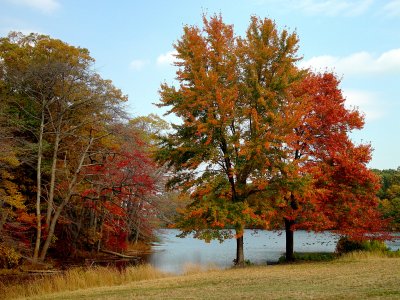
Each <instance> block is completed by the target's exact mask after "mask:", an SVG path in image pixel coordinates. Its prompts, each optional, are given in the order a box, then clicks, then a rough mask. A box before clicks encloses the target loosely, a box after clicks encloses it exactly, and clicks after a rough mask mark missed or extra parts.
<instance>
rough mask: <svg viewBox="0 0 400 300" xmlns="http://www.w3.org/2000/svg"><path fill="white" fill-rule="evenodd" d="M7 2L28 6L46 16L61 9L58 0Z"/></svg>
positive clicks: (9, 0)
mask: <svg viewBox="0 0 400 300" xmlns="http://www.w3.org/2000/svg"><path fill="white" fill-rule="evenodd" d="M8 2H10V3H13V4H16V5H20V6H28V7H31V8H34V9H37V10H40V11H41V12H43V13H47V14H50V13H53V12H54V11H56V10H57V9H59V8H60V7H61V4H60V3H59V2H58V0H8Z"/></svg>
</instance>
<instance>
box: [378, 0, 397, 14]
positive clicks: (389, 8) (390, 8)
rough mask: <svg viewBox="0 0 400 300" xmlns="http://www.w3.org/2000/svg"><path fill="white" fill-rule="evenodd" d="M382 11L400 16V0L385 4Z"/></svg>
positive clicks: (392, 0)
mask: <svg viewBox="0 0 400 300" xmlns="http://www.w3.org/2000/svg"><path fill="white" fill-rule="evenodd" d="M382 11H383V12H384V13H385V14H386V15H388V16H391V17H400V0H391V1H389V2H388V3H386V4H385V6H384V7H383V9H382Z"/></svg>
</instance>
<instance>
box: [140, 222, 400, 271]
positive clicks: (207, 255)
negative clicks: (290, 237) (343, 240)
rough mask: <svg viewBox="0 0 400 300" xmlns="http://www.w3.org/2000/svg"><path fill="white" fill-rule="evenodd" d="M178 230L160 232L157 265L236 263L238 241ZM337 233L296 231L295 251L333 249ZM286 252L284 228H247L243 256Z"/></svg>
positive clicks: (260, 259)
mask: <svg viewBox="0 0 400 300" xmlns="http://www.w3.org/2000/svg"><path fill="white" fill-rule="evenodd" d="M178 233H179V231H178V230H176V229H162V230H160V231H159V237H160V243H159V244H156V245H155V246H154V247H153V250H154V253H152V254H151V255H150V256H149V257H148V261H149V263H150V264H152V265H153V266H155V267H156V268H158V269H160V270H162V271H166V272H172V273H182V272H183V271H184V268H185V266H187V265H188V264H197V265H202V266H207V265H212V266H217V267H220V268H227V267H231V266H232V265H233V259H234V258H235V256H236V240H235V239H230V240H226V241H224V242H223V243H219V242H218V241H211V242H210V243H205V242H204V241H202V240H198V239H194V238H192V237H186V238H179V237H176V235H177V234H178ZM337 240H338V236H337V235H334V234H332V233H330V232H325V233H315V232H307V231H296V232H295V234H294V251H295V252H334V251H335V246H336V242H337ZM387 244H388V246H389V247H391V248H392V249H393V250H397V249H399V248H400V240H397V241H394V242H388V243H387ZM284 253H285V234H284V232H281V231H266V230H257V231H253V230H245V234H244V255H245V259H246V260H250V261H251V262H252V263H254V264H266V263H267V261H268V262H276V261H278V259H279V257H280V256H282V255H283V254H284Z"/></svg>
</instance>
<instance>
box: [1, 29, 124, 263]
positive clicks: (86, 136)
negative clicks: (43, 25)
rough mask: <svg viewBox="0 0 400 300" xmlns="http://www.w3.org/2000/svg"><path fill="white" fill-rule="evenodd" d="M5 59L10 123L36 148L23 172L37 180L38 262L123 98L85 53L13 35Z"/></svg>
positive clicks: (6, 42) (53, 41)
mask: <svg viewBox="0 0 400 300" xmlns="http://www.w3.org/2000/svg"><path fill="white" fill-rule="evenodd" d="M0 56H1V69H2V73H1V74H2V78H1V80H2V82H3V83H4V84H5V91H6V93H7V98H8V101H9V102H10V103H11V106H10V110H9V112H8V113H9V115H10V120H9V121H10V122H13V123H14V125H15V127H16V128H17V130H16V132H15V135H18V136H19V137H21V140H23V141H24V144H25V146H28V148H29V145H31V146H30V148H31V155H29V157H30V158H29V159H28V160H26V165H27V166H32V167H33V169H34V170H35V174H36V175H35V177H36V179H35V181H36V204H35V206H36V243H35V247H34V253H33V259H34V260H37V259H38V258H39V257H40V259H44V258H45V256H46V254H47V250H48V248H49V246H50V243H51V241H52V240H53V236H54V230H55V227H56V224H57V222H58V220H59V218H60V215H61V213H62V212H63V209H64V207H65V206H66V205H67V204H68V203H69V202H70V200H71V198H72V197H74V195H75V194H76V188H77V186H78V184H79V182H80V180H81V177H80V171H81V169H82V167H83V165H84V163H85V161H86V159H87V157H88V155H89V152H90V149H91V148H92V147H93V146H94V144H96V143H97V142H98V141H100V140H101V139H102V138H103V137H104V136H107V135H108V133H107V129H106V128H107V127H106V126H105V124H107V123H112V122H113V120H114V119H115V118H119V113H120V112H121V110H120V108H119V107H120V103H121V102H122V101H124V100H125V97H124V96H123V95H122V94H121V92H120V91H119V90H118V89H116V88H115V87H114V86H113V85H112V83H111V82H110V81H107V80H103V79H102V78H101V77H100V76H99V75H98V74H97V73H95V72H94V71H93V69H92V67H91V66H92V63H93V59H92V58H91V57H90V55H89V51H88V50H86V49H82V48H77V47H73V46H70V45H68V44H66V43H64V42H62V41H60V40H56V39H52V38H50V37H48V36H44V35H37V34H31V35H27V36H24V35H22V34H20V33H11V34H10V35H9V36H8V37H7V38H3V39H1V41H0ZM71 148H74V151H72V150H71ZM43 199H45V201H44V202H43V201H42V200H43ZM43 213H44V216H46V217H45V218H44V220H43ZM43 221H44V222H43ZM43 223H44V226H43ZM43 228H45V236H43ZM43 237H44V239H43Z"/></svg>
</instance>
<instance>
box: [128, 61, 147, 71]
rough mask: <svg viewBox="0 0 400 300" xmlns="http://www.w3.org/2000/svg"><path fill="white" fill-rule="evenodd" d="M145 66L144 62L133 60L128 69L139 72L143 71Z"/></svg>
mask: <svg viewBox="0 0 400 300" xmlns="http://www.w3.org/2000/svg"><path fill="white" fill-rule="evenodd" d="M145 65H146V61H144V60H140V59H135V60H132V61H131V63H130V64H129V67H130V68H131V69H132V70H135V71H139V70H141V69H143V67H144V66H145Z"/></svg>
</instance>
